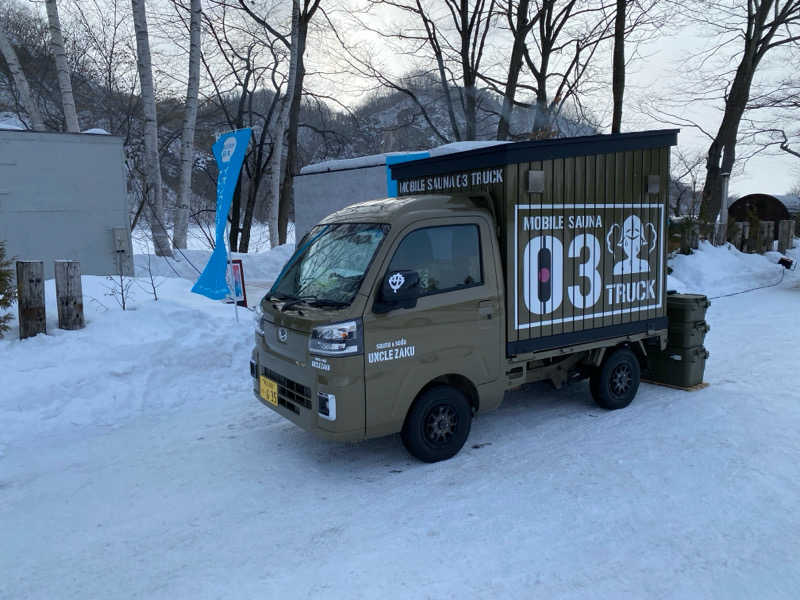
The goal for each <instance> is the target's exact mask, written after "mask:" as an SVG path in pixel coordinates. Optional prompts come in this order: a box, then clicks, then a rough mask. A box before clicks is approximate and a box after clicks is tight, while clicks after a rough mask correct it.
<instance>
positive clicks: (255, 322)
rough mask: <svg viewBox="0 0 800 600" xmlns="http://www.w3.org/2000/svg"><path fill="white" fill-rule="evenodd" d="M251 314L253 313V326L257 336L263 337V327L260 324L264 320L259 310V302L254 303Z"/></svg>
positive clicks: (261, 311) (262, 313)
mask: <svg viewBox="0 0 800 600" xmlns="http://www.w3.org/2000/svg"><path fill="white" fill-rule="evenodd" d="M253 312H254V313H255V314H254V316H253V326H254V327H255V330H256V333H257V334H258V335H264V326H263V325H262V324H261V319H263V318H264V311H263V310H261V302H257V303H256V306H255V309H254V310H253Z"/></svg>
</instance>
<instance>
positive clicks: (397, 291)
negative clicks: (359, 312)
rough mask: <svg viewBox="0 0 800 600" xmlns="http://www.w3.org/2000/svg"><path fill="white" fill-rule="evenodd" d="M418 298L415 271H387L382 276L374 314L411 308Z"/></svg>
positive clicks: (417, 279) (417, 277)
mask: <svg viewBox="0 0 800 600" xmlns="http://www.w3.org/2000/svg"><path fill="white" fill-rule="evenodd" d="M419 296H420V287H419V273H417V272H416V271H389V272H388V273H386V275H384V276H383V281H382V282H381V291H380V295H379V298H378V300H377V301H376V302H375V307H374V311H375V312H376V313H384V312H389V311H390V310H392V309H394V308H413V307H414V306H416V305H417V298H419Z"/></svg>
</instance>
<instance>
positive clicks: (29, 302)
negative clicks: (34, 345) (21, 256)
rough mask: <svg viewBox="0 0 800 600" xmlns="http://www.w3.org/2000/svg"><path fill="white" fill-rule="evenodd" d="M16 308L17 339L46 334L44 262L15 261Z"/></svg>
mask: <svg viewBox="0 0 800 600" xmlns="http://www.w3.org/2000/svg"><path fill="white" fill-rule="evenodd" d="M17 306H18V308H19V339H21V340H24V339H25V338H29V337H33V336H34V335H36V334H39V333H47V319H46V315H45V310H44V262H42V261H41V260H18V261H17Z"/></svg>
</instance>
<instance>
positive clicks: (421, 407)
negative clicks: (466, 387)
mask: <svg viewBox="0 0 800 600" xmlns="http://www.w3.org/2000/svg"><path fill="white" fill-rule="evenodd" d="M471 425H472V406H471V405H470V402H469V400H467V398H466V397H465V396H464V394H462V393H461V392H460V391H459V390H457V389H456V388H453V387H450V386H446V385H437V386H435V387H432V388H430V389H428V390H426V391H424V392H423V393H422V394H421V395H420V396H419V397H418V398H417V399H416V400H415V401H414V404H413V405H412V406H411V409H410V410H409V411H408V415H407V416H406V422H405V423H404V424H403V431H402V432H401V437H402V439H403V445H404V446H405V447H406V450H408V452H409V454H411V455H412V456H414V457H415V458H418V459H419V460H421V461H423V462H427V463H434V462H438V461H440V460H447V459H448V458H452V457H453V456H455V455H456V454H458V451H459V450H461V447H462V446H463V445H464V442H466V441H467V437H468V436H469V430H470V427H471Z"/></svg>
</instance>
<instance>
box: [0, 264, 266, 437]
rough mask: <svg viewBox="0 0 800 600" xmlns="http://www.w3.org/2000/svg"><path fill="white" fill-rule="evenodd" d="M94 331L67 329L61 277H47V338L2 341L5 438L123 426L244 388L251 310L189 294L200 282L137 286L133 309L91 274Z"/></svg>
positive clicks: (89, 322)
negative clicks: (58, 294) (58, 295)
mask: <svg viewBox="0 0 800 600" xmlns="http://www.w3.org/2000/svg"><path fill="white" fill-rule="evenodd" d="M82 285H83V294H84V311H85V316H86V328H85V329H82V330H79V331H64V330H61V329H58V313H57V309H56V302H55V284H54V282H53V280H48V281H47V282H46V284H45V295H46V299H47V316H48V318H47V333H48V334H47V335H38V336H36V337H35V338H30V339H26V340H19V339H17V338H18V331H17V330H16V329H12V330H11V331H9V332H8V334H7V335H6V338H5V339H3V340H0V355H1V356H3V371H4V372H5V375H4V377H3V380H4V383H3V394H2V400H0V423H2V424H3V426H2V428H0V445H2V444H3V443H8V442H9V441H10V440H12V439H15V438H18V437H20V436H24V437H28V438H32V437H36V436H38V435H40V434H42V433H46V432H48V431H51V430H64V429H70V428H73V427H79V426H83V425H89V424H93V425H97V426H103V427H112V426H117V425H119V424H120V423H124V422H125V421H127V420H128V419H130V418H131V417H132V416H136V415H143V414H159V413H164V412H168V411H171V410H173V409H175V408H176V407H178V406H181V405H182V404H184V403H185V402H188V401H191V400H192V399H193V398H196V397H197V396H198V395H207V394H212V395H213V394H225V393H228V392H229V391H230V388H231V386H233V388H235V389H236V390H237V391H241V387H242V385H241V381H242V371H243V368H244V367H243V366H242V365H245V366H246V365H247V358H248V355H249V352H250V344H251V337H250V335H248V334H249V333H250V331H252V323H251V318H250V317H249V315H250V313H249V312H248V311H247V310H242V311H240V323H238V324H237V323H236V322H235V320H234V310H233V307H232V306H231V305H225V304H221V303H218V302H214V301H211V300H208V299H206V298H204V297H202V296H198V295H196V294H192V293H190V291H189V290H190V288H191V286H192V282H190V281H186V280H181V279H162V280H161V281H159V282H158V285H159V287H158V290H157V292H158V294H159V300H158V302H156V301H154V299H153V296H152V294H151V292H150V290H148V286H149V282H146V281H144V280H141V279H137V280H135V282H134V285H133V286H132V287H131V298H130V304H131V306H130V307H129V308H130V310H126V311H122V310H121V308H120V307H119V306H118V304H117V302H116V301H115V299H114V298H113V297H111V296H109V293H110V292H111V291H112V290H113V289H114V287H115V284H114V283H112V282H111V281H109V280H107V279H106V278H103V277H94V276H84V277H82ZM14 324H16V319H15V320H14Z"/></svg>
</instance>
